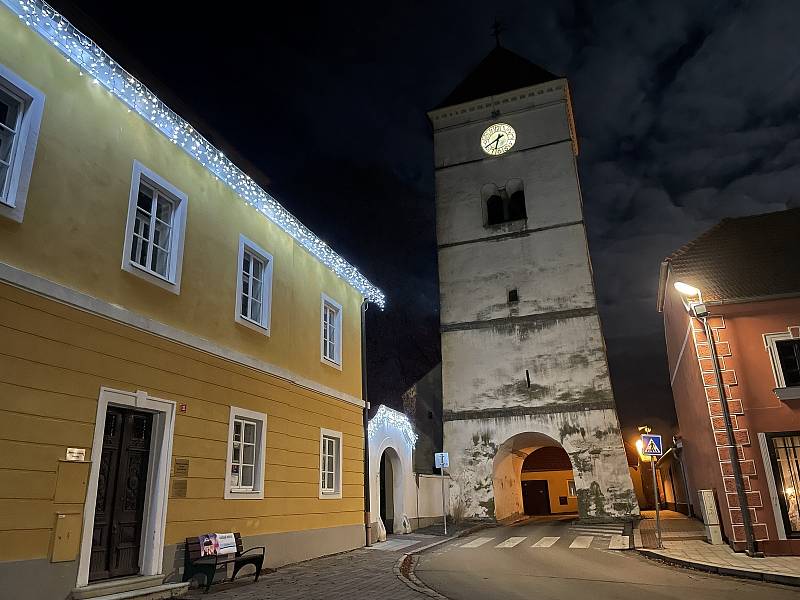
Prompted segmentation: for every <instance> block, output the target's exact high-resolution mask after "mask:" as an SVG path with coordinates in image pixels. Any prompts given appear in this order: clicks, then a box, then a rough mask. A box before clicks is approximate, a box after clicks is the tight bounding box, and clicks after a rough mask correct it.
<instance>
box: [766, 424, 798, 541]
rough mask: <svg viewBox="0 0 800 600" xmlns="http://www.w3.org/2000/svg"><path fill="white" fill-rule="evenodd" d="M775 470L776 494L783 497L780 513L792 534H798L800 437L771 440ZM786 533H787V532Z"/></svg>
mask: <svg viewBox="0 0 800 600" xmlns="http://www.w3.org/2000/svg"><path fill="white" fill-rule="evenodd" d="M772 444H773V447H774V449H775V459H776V462H777V467H778V468H777V470H776V473H775V479H776V483H777V484H778V493H779V494H780V495H781V496H783V503H782V504H783V506H781V512H783V513H784V518H785V519H786V520H787V521H788V524H789V529H790V530H791V531H792V533H798V532H800V436H785V437H776V438H773V440H772ZM787 533H788V532H787Z"/></svg>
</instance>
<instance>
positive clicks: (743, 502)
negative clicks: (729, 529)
mask: <svg viewBox="0 0 800 600" xmlns="http://www.w3.org/2000/svg"><path fill="white" fill-rule="evenodd" d="M675 289H676V290H677V291H678V293H679V294H681V296H682V298H683V304H684V306H685V307H686V310H687V311H688V312H689V314H690V315H691V316H693V317H695V318H697V319H699V320H700V322H701V323H702V324H703V330H704V331H705V334H706V339H707V340H708V347H709V350H710V352H711V362H712V364H713V366H714V379H715V381H716V384H717V390H718V391H719V400H720V404H721V406H722V418H723V420H724V421H725V433H726V434H727V438H728V448H729V449H730V453H731V457H730V458H731V467H732V469H733V480H734V484H735V485H736V496H737V498H738V499H739V511H740V512H741V514H742V526H743V527H744V535H745V540H746V542H747V555H748V556H758V553H757V551H756V542H755V537H754V536H753V523H752V521H751V520H750V509H749V508H748V505H747V493H746V492H745V489H744V477H742V466H741V465H740V464H739V453H738V452H737V449H736V437H735V436H734V433H733V423H732V422H731V412H730V408H729V407H728V398H727V396H726V394H725V385H724V384H723V382H722V371H721V369H720V366H719V358H718V356H717V345H716V341H715V340H714V332H713V331H712V330H711V326H710V325H709V324H708V317H709V311H708V307H707V306H706V304H705V303H704V302H703V295H702V294H701V292H700V290H699V289H697V288H696V287H694V286H691V285H689V284H687V283H683V282H682V281H676V282H675ZM731 526H733V524H731Z"/></svg>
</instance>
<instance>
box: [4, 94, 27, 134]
mask: <svg viewBox="0 0 800 600" xmlns="http://www.w3.org/2000/svg"><path fill="white" fill-rule="evenodd" d="M21 108H22V104H21V103H20V101H19V100H18V99H16V98H15V97H14V96H12V95H11V94H9V93H8V92H6V91H5V90H2V89H0V123H2V124H3V125H5V126H6V127H8V128H9V129H16V128H17V121H18V120H19V112H20V109H21Z"/></svg>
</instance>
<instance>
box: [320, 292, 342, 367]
mask: <svg viewBox="0 0 800 600" xmlns="http://www.w3.org/2000/svg"><path fill="white" fill-rule="evenodd" d="M321 342H322V360H323V362H326V363H329V364H330V363H332V364H334V365H336V366H337V367H341V366H342V305H341V304H339V303H338V302H336V301H335V300H334V299H333V298H330V297H328V296H326V295H325V294H322V335H321Z"/></svg>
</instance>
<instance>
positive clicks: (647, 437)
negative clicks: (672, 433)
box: [642, 433, 664, 550]
mask: <svg viewBox="0 0 800 600" xmlns="http://www.w3.org/2000/svg"><path fill="white" fill-rule="evenodd" d="M663 453H664V452H663V446H662V445H661V436H660V435H655V434H650V433H645V434H642V454H644V455H645V456H649V457H650V466H651V467H652V468H653V497H654V499H655V502H656V534H657V535H658V549H659V550H660V549H661V548H663V545H662V544H661V512H660V510H659V500H658V478H657V477H656V458H658V457H659V456H661V455H662V454H663Z"/></svg>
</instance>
